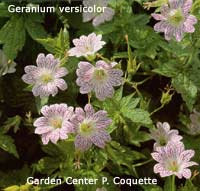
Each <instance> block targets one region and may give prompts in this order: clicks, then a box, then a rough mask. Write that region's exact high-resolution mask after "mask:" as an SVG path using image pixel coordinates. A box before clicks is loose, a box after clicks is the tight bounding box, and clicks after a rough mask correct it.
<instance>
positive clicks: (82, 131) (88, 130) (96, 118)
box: [71, 104, 112, 151]
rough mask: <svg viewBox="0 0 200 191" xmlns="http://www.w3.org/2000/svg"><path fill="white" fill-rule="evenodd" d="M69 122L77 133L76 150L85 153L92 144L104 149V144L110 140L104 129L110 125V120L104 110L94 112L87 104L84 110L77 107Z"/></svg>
mask: <svg viewBox="0 0 200 191" xmlns="http://www.w3.org/2000/svg"><path fill="white" fill-rule="evenodd" d="M71 122H72V123H73V125H74V127H75V132H76V133H77V135H76V137H75V147H76V149H79V150H82V151H85V150H88V149H89V148H90V147H91V146H92V144H95V145H96V146H97V147H100V148H104V146H105V143H106V142H108V141H110V140H111V137H110V135H109V134H108V132H107V131H106V129H105V128H106V127H108V126H109V125H110V124H111V123H112V120H111V119H109V118H108V117H107V112H106V111H104V110H100V111H97V112H95V110H94V109H93V107H92V105H90V104H87V105H86V106H85V108H84V110H83V109H82V108H79V107H78V108H76V109H75V115H74V116H73V118H72V120H71Z"/></svg>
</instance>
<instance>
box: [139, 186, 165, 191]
mask: <svg viewBox="0 0 200 191" xmlns="http://www.w3.org/2000/svg"><path fill="white" fill-rule="evenodd" d="M142 188H143V189H144V191H163V189H162V188H161V187H160V186H158V185H144V186H142Z"/></svg>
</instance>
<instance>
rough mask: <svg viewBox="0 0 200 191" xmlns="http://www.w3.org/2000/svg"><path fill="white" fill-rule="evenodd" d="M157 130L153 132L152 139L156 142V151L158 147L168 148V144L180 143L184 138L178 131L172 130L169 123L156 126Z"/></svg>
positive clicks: (159, 123)
mask: <svg viewBox="0 0 200 191" xmlns="http://www.w3.org/2000/svg"><path fill="white" fill-rule="evenodd" d="M156 126H157V129H156V130H153V131H152V132H151V135H150V136H151V137H152V138H153V139H154V140H155V141H156V143H155V144H154V150H156V149H157V148H158V147H163V146H166V145H167V143H168V142H172V141H173V142H175V143H174V144H176V142H179V141H180V140H181V139H182V138H183V137H182V136H180V135H178V130H170V125H169V123H167V122H164V123H161V122H158V123H157V124H156Z"/></svg>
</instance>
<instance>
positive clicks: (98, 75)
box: [69, 33, 123, 100]
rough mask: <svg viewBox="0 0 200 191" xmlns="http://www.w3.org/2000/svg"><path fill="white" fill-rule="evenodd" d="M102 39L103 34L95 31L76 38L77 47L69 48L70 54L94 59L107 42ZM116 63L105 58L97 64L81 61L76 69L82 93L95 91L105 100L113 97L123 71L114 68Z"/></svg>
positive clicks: (100, 98)
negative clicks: (108, 61)
mask: <svg viewBox="0 0 200 191" xmlns="http://www.w3.org/2000/svg"><path fill="white" fill-rule="evenodd" d="M101 39H102V36H101V35H96V34H95V33H91V34H90V35H88V36H84V35H83V36H81V37H80V39H74V40H73V43H74V45H75V47H74V48H72V49H70V50H69V56H76V57H81V56H83V57H85V58H86V59H88V60H90V59H91V58H92V60H94V59H95V57H96V52H97V51H98V50H100V49H101V48H102V47H103V45H104V44H105V42H104V41H102V40H101ZM115 65H116V63H115V62H112V63H106V62H105V61H103V60H99V61H97V62H96V64H95V66H94V65H93V64H92V63H90V62H86V61H81V62H79V64H78V69H77V70H76V74H77V76H78V78H77V80H76V83H77V85H78V86H80V93H81V94H88V93H90V92H95V94H96V97H97V98H98V99H99V100H104V99H105V98H106V97H109V98H111V97H112V96H113V94H114V88H113V87H115V86H120V85H121V84H122V75H123V72H122V70H120V69H114V66H115Z"/></svg>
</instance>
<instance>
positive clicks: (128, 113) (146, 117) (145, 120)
mask: <svg viewBox="0 0 200 191" xmlns="http://www.w3.org/2000/svg"><path fill="white" fill-rule="evenodd" d="M123 115H124V116H125V117H127V118H129V119H130V120H131V121H132V122H134V123H141V124H145V125H150V124H152V120H151V118H150V114H149V112H148V111H145V110H143V109H140V108H136V109H134V110H129V109H128V108H127V110H123Z"/></svg>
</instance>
